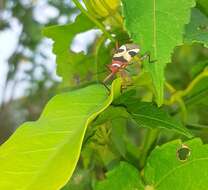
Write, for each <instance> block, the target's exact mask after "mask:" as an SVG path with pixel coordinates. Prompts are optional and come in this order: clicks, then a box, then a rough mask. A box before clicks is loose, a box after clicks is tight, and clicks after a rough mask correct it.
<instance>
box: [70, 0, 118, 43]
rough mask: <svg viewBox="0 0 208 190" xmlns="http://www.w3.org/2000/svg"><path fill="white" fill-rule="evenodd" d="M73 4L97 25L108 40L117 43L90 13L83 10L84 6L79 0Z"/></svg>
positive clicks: (75, 0)
mask: <svg viewBox="0 0 208 190" xmlns="http://www.w3.org/2000/svg"><path fill="white" fill-rule="evenodd" d="M73 2H74V4H75V5H76V6H77V7H78V8H79V9H80V11H81V12H82V13H83V14H85V15H86V16H87V17H88V18H89V19H90V20H91V21H92V22H94V23H95V25H96V26H97V27H98V28H99V29H100V30H101V31H102V32H103V33H104V34H105V35H106V37H107V38H109V39H110V40H111V41H112V42H114V41H115V40H114V38H113V37H112V36H111V35H110V34H109V33H108V31H106V29H105V27H104V26H103V25H102V24H101V23H100V22H99V21H97V19H96V18H94V17H93V16H92V15H91V14H89V12H87V11H86V10H85V9H84V8H83V6H82V5H81V3H80V2H79V1H78V0H73Z"/></svg>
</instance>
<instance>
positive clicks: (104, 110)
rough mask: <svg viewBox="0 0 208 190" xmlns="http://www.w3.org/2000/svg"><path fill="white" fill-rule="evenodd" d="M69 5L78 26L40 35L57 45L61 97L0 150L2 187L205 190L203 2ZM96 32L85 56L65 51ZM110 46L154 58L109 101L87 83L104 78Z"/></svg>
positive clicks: (206, 33) (98, 0) (206, 35)
mask: <svg viewBox="0 0 208 190" xmlns="http://www.w3.org/2000/svg"><path fill="white" fill-rule="evenodd" d="M73 1H74V3H75V4H76V6H77V7H78V8H79V9H80V10H81V13H80V14H79V15H78V16H77V18H76V20H75V22H74V23H70V24H67V25H62V26H60V25H56V26H50V27H46V28H45V29H44V31H43V33H44V35H45V36H47V37H49V38H51V39H53V41H54V45H53V52H54V53H55V54H56V59H57V73H58V74H59V75H60V76H61V77H62V79H63V82H62V83H61V84H60V90H61V89H63V88H64V89H65V90H67V92H65V93H60V94H58V95H57V96H55V97H54V98H52V99H51V100H50V101H49V102H48V104H47V105H46V107H45V109H44V111H43V113H42V115H41V117H40V118H39V119H38V120H37V121H36V122H27V123H24V124H23V125H22V126H20V127H19V128H18V129H17V131H16V132H15V133H14V134H13V135H12V137H11V138H10V139H9V140H8V141H7V142H6V143H5V144H3V145H2V146H1V147H0V171H1V173H0V189H4V190H7V189H8V190H9V189H12V190H13V189H14V190H16V189H25V190H26V189H28V190H37V189H44V190H57V189H61V188H62V187H63V189H64V190H70V189H79V190H82V189H84V190H86V189H94V190H102V189H112V190H117V189H125V190H133V189H138V190H140V189H141V190H142V189H145V190H154V189H157V190H162V189H177V190H180V189H193V190H201V189H204V190H205V189H207V186H208V182H207V181H208V178H207V176H208V173H207V172H208V164H207V163H208V162H207V159H208V145H206V144H203V143H204V142H205V143H206V142H207V141H206V138H207V136H208V133H207V126H208V120H207V114H208V113H207V106H208V99H207V97H208V96H207V94H208V78H207V77H208V69H207V65H208V53H207V52H208V51H207V48H206V46H207V43H208V30H207V28H208V24H207V23H208V22H207V19H208V18H207V16H206V12H204V10H205V9H206V6H203V1H200V2H199V3H200V4H199V5H200V6H199V5H198V4H197V7H195V1H194V0H180V1H179V0H175V1H167V0H158V1H156V0H154V1H152V0H151V1H150V0H147V1H141V0H122V2H121V3H122V5H120V3H119V1H117V0H115V1H114V0H113V1H107V0H94V1H93V0H91V1H84V2H85V4H86V7H87V9H85V8H84V7H83V5H82V4H81V3H80V2H79V1H78V0H73ZM109 2H110V4H109ZM111 3H112V5H113V6H112V7H111V6H110V5H111ZM114 3H115V4H114ZM194 7H195V8H194ZM201 7H203V8H201ZM96 11H100V14H96ZM206 11H207V9H206ZM94 28H97V29H100V30H101V31H102V34H101V35H98V36H97V37H96V39H95V41H94V42H93V44H91V46H90V47H89V49H88V52H87V54H84V53H82V52H81V53H74V52H72V51H71V50H69V47H70V45H71V44H72V42H73V39H74V37H75V35H77V34H79V33H82V32H85V31H88V30H90V29H94ZM112 34H114V35H112ZM107 40H110V43H108V45H106V41H107ZM116 41H118V42H119V43H120V44H124V43H128V42H129V41H133V42H134V43H136V44H139V45H140V46H141V48H142V52H141V54H143V53H145V52H147V51H149V52H150V53H151V58H152V59H153V60H156V61H155V62H154V63H149V62H147V61H145V62H144V63H142V65H141V61H140V60H139V59H138V57H136V58H135V59H133V63H134V64H132V66H130V67H129V70H130V71H129V73H130V74H131V78H132V83H133V86H130V87H128V88H127V90H124V91H122V92H121V90H120V89H121V86H122V85H123V83H124V81H123V80H122V79H121V78H119V77H118V78H117V79H115V80H114V81H113V82H112V85H111V92H110V94H109V92H108V91H107V90H106V89H105V87H104V86H103V85H102V84H99V82H97V83H93V82H94V81H100V80H102V79H103V78H104V77H105V76H106V75H105V74H103V73H102V72H101V71H103V70H105V65H106V64H109V63H110V61H111V57H112V54H111V52H112V51H113V47H114V46H115V43H116ZM197 52H198V53H197ZM184 56H185V58H186V59H185V61H184V60H183V59H184ZM169 62H171V63H170V64H168V66H167V63H169ZM166 66H167V67H166ZM176 66H177V67H176ZM138 67H139V68H140V69H139V72H137V69H138ZM175 67H176V68H175ZM184 67H185V69H184ZM166 68H167V69H166ZM93 73H94V74H96V75H94V74H93ZM165 74H166V75H167V77H166V78H165ZM75 88H76V89H75ZM177 89H180V90H177ZM197 137H201V139H202V140H203V141H204V142H203V143H202V140H201V139H200V138H197ZM157 145H161V146H159V147H158V146H157ZM78 159H79V162H78ZM77 163H78V164H77ZM75 167H76V171H75V172H74V170H75ZM73 172H74V175H73V177H72V178H71V176H72V174H73ZM106 172H107V174H106V176H105V173H106ZM70 178H71V179H70ZM69 179H70V180H69ZM68 180H69V182H68ZM67 182H68V183H67ZM66 184H67V185H66Z"/></svg>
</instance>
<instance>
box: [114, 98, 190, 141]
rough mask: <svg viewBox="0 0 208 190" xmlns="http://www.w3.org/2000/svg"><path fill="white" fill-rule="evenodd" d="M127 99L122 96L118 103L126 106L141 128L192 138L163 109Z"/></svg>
mask: <svg viewBox="0 0 208 190" xmlns="http://www.w3.org/2000/svg"><path fill="white" fill-rule="evenodd" d="M126 99H127V97H125V95H124V96H123V97H122V96H121V97H120V100H117V102H116V103H117V104H122V105H124V106H125V107H126V109H127V111H128V112H129V113H130V115H131V117H132V118H133V119H134V120H135V121H136V122H137V124H138V125H139V126H141V127H147V128H153V129H155V128H163V129H168V130H172V131H175V132H177V133H179V134H183V135H185V136H187V137H189V138H191V137H192V135H191V134H190V132H189V131H188V130H187V129H186V128H185V127H184V126H183V125H182V124H181V123H180V122H177V121H176V120H174V119H173V118H172V117H171V116H169V115H168V113H167V112H165V111H164V110H163V109H162V108H158V107H157V106H155V105H153V104H152V103H150V102H140V101H139V100H138V99H136V98H132V97H131V98H130V97H128V100H126Z"/></svg>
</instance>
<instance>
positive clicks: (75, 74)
mask: <svg viewBox="0 0 208 190" xmlns="http://www.w3.org/2000/svg"><path fill="white" fill-rule="evenodd" d="M93 27H94V24H93V23H92V22H91V21H90V20H89V19H88V18H87V17H86V16H85V15H82V14H80V15H79V16H78V17H77V18H76V20H75V22H74V23H72V24H67V25H56V26H49V27H46V28H45V29H44V30H43V34H44V35H45V36H47V37H49V38H51V39H52V40H53V41H54V45H53V46H54V47H53V52H54V54H55V55H56V62H57V65H58V67H57V73H58V75H59V76H61V77H62V78H63V82H62V86H63V87H66V86H73V85H75V82H76V80H77V81H79V80H80V79H81V80H82V79H85V78H87V76H88V75H90V74H92V73H93V72H94V70H95V60H94V58H93V57H92V56H91V55H84V53H74V52H72V51H71V50H70V46H71V43H72V40H73V39H74V37H75V35H77V34H79V33H81V32H85V31H87V30H89V29H92V28H93Z"/></svg>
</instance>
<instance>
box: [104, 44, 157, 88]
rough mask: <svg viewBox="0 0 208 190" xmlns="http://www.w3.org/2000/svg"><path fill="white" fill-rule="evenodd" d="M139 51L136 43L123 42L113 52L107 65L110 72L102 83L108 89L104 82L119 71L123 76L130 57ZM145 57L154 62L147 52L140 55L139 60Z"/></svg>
mask: <svg viewBox="0 0 208 190" xmlns="http://www.w3.org/2000/svg"><path fill="white" fill-rule="evenodd" d="M139 52H140V47H139V46H138V45H136V44H125V45H122V46H121V47H119V48H118V49H117V50H116V52H115V54H114V55H113V58H112V62H111V64H110V65H107V67H108V69H109V70H110V72H111V73H110V74H109V75H108V76H107V77H106V78H105V79H104V80H103V84H104V85H105V87H106V88H107V89H108V90H109V88H108V87H107V85H106V83H107V82H108V81H109V80H110V79H111V78H112V77H113V76H115V75H116V74H117V73H119V74H120V76H121V77H122V78H125V77H126V76H127V74H126V70H127V67H128V66H129V65H130V62H131V60H132V58H133V57H134V56H136V55H137V54H138V53H139ZM146 58H148V59H149V62H154V61H151V60H150V53H149V52H147V53H145V54H144V55H143V56H141V57H140V61H143V60H144V59H146Z"/></svg>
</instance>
